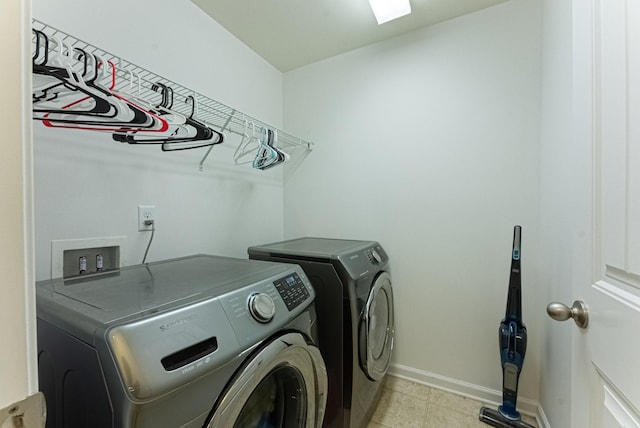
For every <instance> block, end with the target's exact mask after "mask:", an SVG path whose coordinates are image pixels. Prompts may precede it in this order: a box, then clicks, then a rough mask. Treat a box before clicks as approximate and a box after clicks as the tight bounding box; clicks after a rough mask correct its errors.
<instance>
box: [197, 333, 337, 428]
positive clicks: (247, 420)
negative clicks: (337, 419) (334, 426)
mask: <svg viewBox="0 0 640 428" xmlns="http://www.w3.org/2000/svg"><path fill="white" fill-rule="evenodd" d="M326 399H327V370H326V367H325V365H324V362H323V360H322V356H321V355H320V351H319V350H318V348H316V347H315V346H313V345H309V344H308V343H307V341H306V340H305V338H304V337H303V336H302V335H301V334H300V333H287V334H284V335H282V336H279V337H277V338H275V339H273V340H272V341H271V342H269V343H268V344H267V345H265V346H263V347H262V348H261V349H260V350H259V351H258V352H257V353H254V354H253V355H252V356H251V357H250V358H249V360H248V361H247V362H246V364H245V365H244V366H243V367H241V368H240V370H239V371H238V373H236V375H235V376H234V378H233V379H232V380H231V382H230V383H229V385H228V386H227V388H226V389H225V392H224V393H223V394H222V396H221V397H220V398H219V400H218V402H217V403H216V406H215V408H214V409H213V412H212V415H211V416H210V419H209V423H208V425H207V427H208V428H214V427H215V428H230V427H234V428H245V427H258V428H261V427H265V428H266V427H283V428H294V427H295V428H320V427H321V426H322V420H323V418H324V409H325V404H326Z"/></svg>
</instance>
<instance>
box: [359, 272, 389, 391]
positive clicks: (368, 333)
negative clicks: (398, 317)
mask: <svg viewBox="0 0 640 428" xmlns="http://www.w3.org/2000/svg"><path fill="white" fill-rule="evenodd" d="M394 333H395V331H394V320H393V290H392V288H391V276H390V275H389V274H388V273H387V272H382V273H381V274H379V275H378V277H377V278H376V279H375V281H374V282H373V286H372V287H371V291H370V292H369V298H368V299H367V304H366V306H365V309H364V316H363V329H362V330H361V331H360V335H361V337H360V345H361V347H360V364H361V365H362V368H363V370H364V371H365V373H366V375H367V376H368V377H369V378H370V379H371V380H375V381H377V380H380V379H382V378H383V377H384V375H385V374H386V373H387V370H388V369H389V363H390V362H391V351H392V350H393V336H394Z"/></svg>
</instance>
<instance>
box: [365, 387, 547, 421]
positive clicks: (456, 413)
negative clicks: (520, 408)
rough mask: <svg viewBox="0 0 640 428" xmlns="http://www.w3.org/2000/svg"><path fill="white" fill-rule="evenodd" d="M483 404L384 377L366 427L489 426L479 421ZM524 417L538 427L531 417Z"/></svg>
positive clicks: (434, 389)
mask: <svg viewBox="0 0 640 428" xmlns="http://www.w3.org/2000/svg"><path fill="white" fill-rule="evenodd" d="M482 406H483V403H481V402H479V401H475V400H472V399H469V398H465V397H462V396H459V395H455V394H451V393H448V392H444V391H442V390H439V389H436V388H430V387H428V386H425V385H421V384H418V383H414V382H410V381H407V380H403V379H400V378H397V377H394V376H387V380H386V383H385V387H384V390H383V392H382V396H381V397H380V403H379V404H378V408H377V409H376V412H375V413H374V415H373V417H372V420H371V422H370V423H369V425H368V427H367V428H400V427H407V428H488V427H489V425H486V424H484V423H482V422H480V421H479V420H478V413H479V412H480V407H482ZM524 420H525V421H526V422H528V423H530V424H532V425H534V426H537V425H536V423H535V419H534V418H531V417H527V416H525V417H524Z"/></svg>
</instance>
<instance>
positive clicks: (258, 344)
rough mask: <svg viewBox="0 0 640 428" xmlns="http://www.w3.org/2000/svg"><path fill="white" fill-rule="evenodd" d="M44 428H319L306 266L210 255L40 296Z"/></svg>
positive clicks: (45, 287) (317, 367)
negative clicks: (44, 400) (304, 267)
mask: <svg viewBox="0 0 640 428" xmlns="http://www.w3.org/2000/svg"><path fill="white" fill-rule="evenodd" d="M36 293H37V294H36V295H37V315H38V351H39V352H38V367H39V378H40V388H41V390H42V391H43V392H44V394H45V397H46V401H47V428H54V427H55V428H86V427H92V428H106V427H109V428H114V427H115V428H133V427H135V428H178V427H182V428H202V427H207V428H229V427H258V428H266V427H272V426H278V427H290V428H293V427H295V428H299V427H305V428H317V427H319V426H320V425H321V423H322V419H323V414H324V408H325V400H326V394H327V378H326V369H325V365H324V362H323V360H322V357H321V355H320V352H319V350H318V348H317V347H316V345H315V341H316V333H315V330H316V329H315V321H316V315H315V309H314V305H313V299H314V295H315V293H314V290H313V288H312V287H311V284H310V282H309V280H308V278H307V276H306V274H305V273H304V271H303V270H302V269H301V268H300V267H299V266H295V265H291V264H283V263H269V262H259V261H253V260H241V259H233V258H224V257H214V256H206V255H197V256H190V257H185V258H180V259H173V260H167V261H161V262H156V263H150V264H146V265H139V266H133V267H127V268H123V269H120V270H117V271H113V272H105V273H101V274H96V275H92V276H90V277H80V278H75V279H70V280H63V279H57V280H52V281H44V282H39V283H37V285H36Z"/></svg>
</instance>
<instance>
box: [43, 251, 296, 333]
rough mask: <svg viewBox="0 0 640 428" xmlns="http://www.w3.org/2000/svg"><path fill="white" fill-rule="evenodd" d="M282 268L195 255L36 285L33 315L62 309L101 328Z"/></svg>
mask: <svg viewBox="0 0 640 428" xmlns="http://www.w3.org/2000/svg"><path fill="white" fill-rule="evenodd" d="M287 269H288V267H287V266H285V265H282V264H277V263H269V262H261V261H255V260H245V259H235V258H229V257H217V256H209V255H196V256H189V257H184V258H179V259H172V260H165V261H161V262H156V263H149V264H147V265H136V266H131V267H125V268H122V269H119V270H116V271H113V272H105V273H102V274H96V275H91V276H87V277H79V278H73V279H67V280H65V279H62V278H60V279H56V280H51V281H42V282H39V283H38V284H37V287H36V289H37V296H38V312H39V315H41V314H43V313H47V312H49V313H53V314H54V315H55V313H56V312H58V311H60V310H62V311H65V312H75V313H77V314H78V315H80V316H81V317H82V318H86V319H90V320H93V321H97V322H98V324H105V323H108V322H110V321H113V320H116V319H119V318H123V317H128V316H131V315H135V314H141V313H153V312H157V311H159V310H164V309H169V308H173V307H178V306H183V305H185V304H188V303H190V302H195V301H200V300H203V299H205V298H210V297H216V296H220V295H223V294H226V293H228V292H230V291H232V290H235V289H238V288H241V287H244V286H247V285H251V284H253V283H255V282H258V281H260V280H262V279H264V278H266V277H270V276H273V275H277V274H278V273H279V272H284V271H286V270H287Z"/></svg>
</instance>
